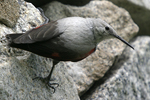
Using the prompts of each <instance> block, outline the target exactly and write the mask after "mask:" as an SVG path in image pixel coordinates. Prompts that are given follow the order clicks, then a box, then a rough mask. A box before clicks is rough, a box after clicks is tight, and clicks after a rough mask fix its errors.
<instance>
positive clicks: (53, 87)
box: [32, 77, 59, 93]
mask: <svg viewBox="0 0 150 100" xmlns="http://www.w3.org/2000/svg"><path fill="white" fill-rule="evenodd" d="M36 79H38V80H41V81H42V82H43V83H45V84H47V86H48V87H50V88H51V89H53V92H52V93H55V90H56V89H55V88H57V87H58V86H59V84H58V83H51V82H50V81H54V79H53V80H50V81H49V79H48V77H45V78H43V77H35V78H33V79H32V80H36ZM54 85H56V86H54Z"/></svg>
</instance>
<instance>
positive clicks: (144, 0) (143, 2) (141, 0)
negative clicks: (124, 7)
mask: <svg viewBox="0 0 150 100" xmlns="http://www.w3.org/2000/svg"><path fill="white" fill-rule="evenodd" d="M128 1H130V2H132V3H134V4H137V5H140V6H142V7H145V8H147V9H149V10H150V1H149V0H128Z"/></svg>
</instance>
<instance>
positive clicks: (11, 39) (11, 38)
mask: <svg viewBox="0 0 150 100" xmlns="http://www.w3.org/2000/svg"><path fill="white" fill-rule="evenodd" d="M20 35H22V33H20V34H7V35H6V39H7V41H8V45H9V46H13V44H14V43H13V40H14V39H16V38H17V37H19V36H20Z"/></svg>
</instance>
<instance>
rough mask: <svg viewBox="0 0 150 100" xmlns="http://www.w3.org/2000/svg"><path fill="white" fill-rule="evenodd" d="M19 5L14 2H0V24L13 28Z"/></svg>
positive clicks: (5, 0) (10, 0)
mask: <svg viewBox="0 0 150 100" xmlns="http://www.w3.org/2000/svg"><path fill="white" fill-rule="evenodd" d="M19 10H20V5H19V4H18V3H17V1H16V0H1V1H0V22H1V23H3V24H5V25H7V26H9V27H14V26H15V24H16V22H17V20H18V18H19Z"/></svg>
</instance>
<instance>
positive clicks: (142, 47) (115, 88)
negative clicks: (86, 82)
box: [81, 36, 150, 100]
mask: <svg viewBox="0 0 150 100" xmlns="http://www.w3.org/2000/svg"><path fill="white" fill-rule="evenodd" d="M131 44H132V45H133V46H134V47H135V50H131V49H129V48H126V49H125V51H124V52H123V54H122V55H121V56H120V58H119V60H118V61H117V63H115V64H114V66H113V69H118V68H120V69H119V70H118V71H117V73H116V74H115V75H114V76H113V75H112V74H111V73H110V72H112V73H114V71H113V70H111V71H110V72H109V73H108V74H107V75H105V77H108V76H113V77H112V78H110V79H109V80H107V81H105V83H104V84H101V85H100V84H94V85H95V86H96V85H97V86H96V88H95V89H93V90H92V89H91V90H90V92H89V93H88V94H85V96H83V97H82V99H81V100H150V95H149V94H150V78H149V77H150V74H149V73H150V37H148V36H147V37H138V38H136V39H135V40H134V41H133V42H132V43H131ZM103 80H104V78H103ZM103 80H100V81H101V83H102V81H103ZM99 83H100V82H99ZM91 91H92V92H91ZM85 97H86V98H85Z"/></svg>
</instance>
